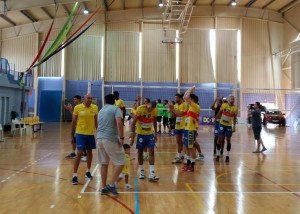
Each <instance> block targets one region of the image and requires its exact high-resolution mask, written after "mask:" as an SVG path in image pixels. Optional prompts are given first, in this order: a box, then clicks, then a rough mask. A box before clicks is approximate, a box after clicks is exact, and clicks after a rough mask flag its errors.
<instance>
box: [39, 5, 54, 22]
mask: <svg viewBox="0 0 300 214" xmlns="http://www.w3.org/2000/svg"><path fill="white" fill-rule="evenodd" d="M41 9H42V11H44V13H46V14H47V16H48V17H49V18H50V19H53V16H52V15H51V14H50V13H49V11H48V10H47V9H46V8H45V7H41Z"/></svg>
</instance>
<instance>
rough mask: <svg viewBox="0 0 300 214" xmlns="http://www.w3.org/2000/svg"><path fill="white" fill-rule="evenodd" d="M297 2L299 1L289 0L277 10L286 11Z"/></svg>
mask: <svg viewBox="0 0 300 214" xmlns="http://www.w3.org/2000/svg"><path fill="white" fill-rule="evenodd" d="M298 3H299V0H293V1H291V2H290V3H288V4H286V5H284V6H283V7H282V8H280V9H279V10H278V12H279V13H282V12H285V11H287V10H289V9H291V8H293V7H294V6H296V4H298Z"/></svg>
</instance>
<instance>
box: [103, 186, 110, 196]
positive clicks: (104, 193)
mask: <svg viewBox="0 0 300 214" xmlns="http://www.w3.org/2000/svg"><path fill="white" fill-rule="evenodd" d="M108 193H109V191H108V190H107V189H106V188H105V187H104V188H102V190H101V195H107V194H108Z"/></svg>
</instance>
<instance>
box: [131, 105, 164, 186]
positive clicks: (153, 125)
mask: <svg viewBox="0 0 300 214" xmlns="http://www.w3.org/2000/svg"><path fill="white" fill-rule="evenodd" d="M157 114H158V110H157V108H156V102H155V101H152V102H150V103H148V104H146V105H142V106H139V107H138V108H137V111H136V114H135V115H134V117H133V121H132V123H131V125H130V131H131V132H130V136H129V137H130V138H131V142H130V143H131V145H133V140H134V131H135V133H136V134H137V137H136V148H137V149H138V163H139V168H140V176H139V179H145V170H144V165H143V161H144V160H143V150H144V148H147V147H148V149H149V164H150V173H149V174H150V175H149V180H150V181H158V180H159V178H158V177H157V176H156V175H155V171H154V147H155V142H156V140H157V136H156V135H157Z"/></svg>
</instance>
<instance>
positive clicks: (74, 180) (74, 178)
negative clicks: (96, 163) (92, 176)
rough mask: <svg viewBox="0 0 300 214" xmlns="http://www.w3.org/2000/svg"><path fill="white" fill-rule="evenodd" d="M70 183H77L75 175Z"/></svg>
mask: <svg viewBox="0 0 300 214" xmlns="http://www.w3.org/2000/svg"><path fill="white" fill-rule="evenodd" d="M72 184H73V185H77V184H78V178H77V176H74V177H73V178H72Z"/></svg>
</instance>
